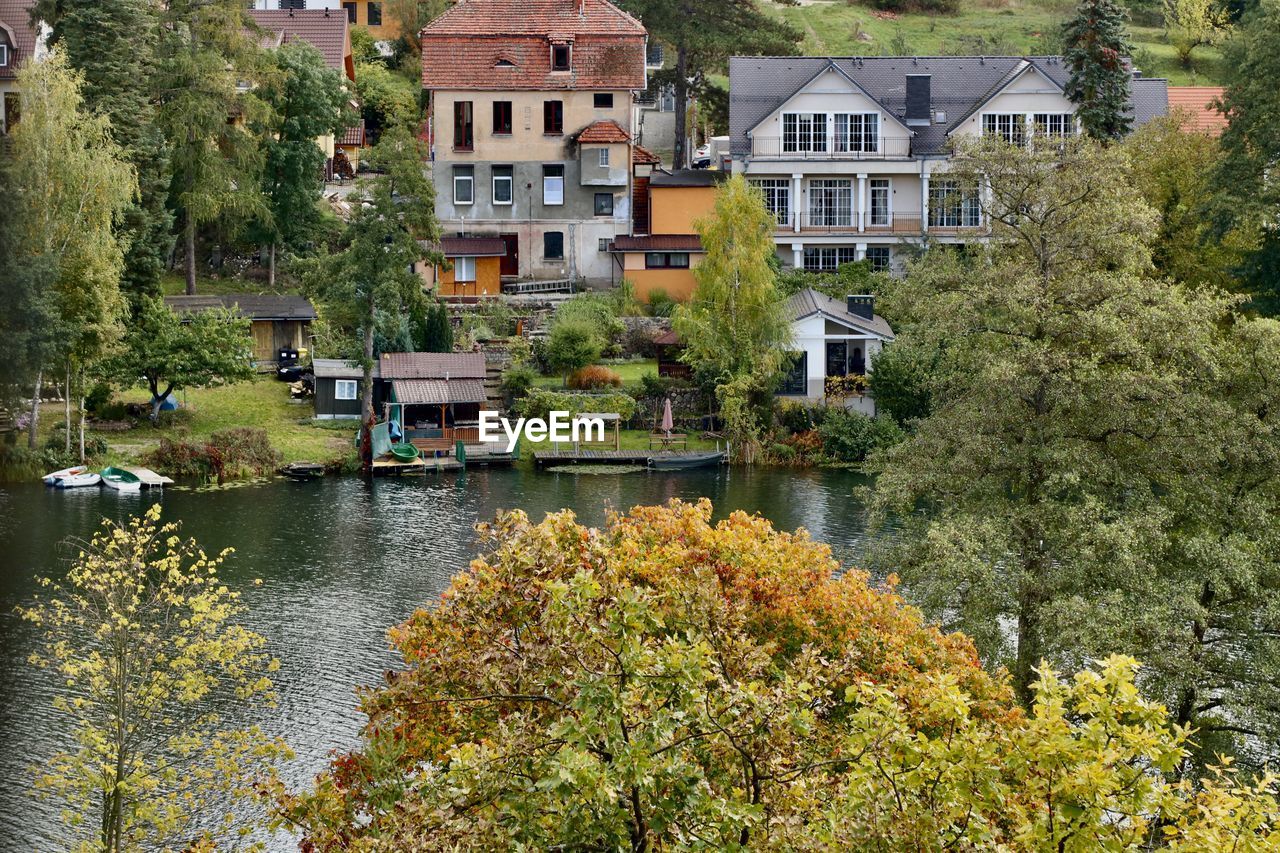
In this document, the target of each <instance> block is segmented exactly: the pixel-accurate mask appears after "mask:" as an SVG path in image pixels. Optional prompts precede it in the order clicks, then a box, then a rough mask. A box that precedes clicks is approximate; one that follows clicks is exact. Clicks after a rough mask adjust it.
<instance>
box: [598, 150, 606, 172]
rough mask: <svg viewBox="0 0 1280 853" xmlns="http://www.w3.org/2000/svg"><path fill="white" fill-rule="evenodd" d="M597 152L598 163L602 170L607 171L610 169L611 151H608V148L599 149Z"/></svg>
mask: <svg viewBox="0 0 1280 853" xmlns="http://www.w3.org/2000/svg"><path fill="white" fill-rule="evenodd" d="M596 151H597V152H598V153H597V158H598V160H597V162H598V164H599V166H600V168H602V169H607V168H608V167H609V149H608V148H597V149H596Z"/></svg>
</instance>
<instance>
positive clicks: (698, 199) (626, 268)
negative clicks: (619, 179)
mask: <svg viewBox="0 0 1280 853" xmlns="http://www.w3.org/2000/svg"><path fill="white" fill-rule="evenodd" d="M727 177H728V175H727V174H726V173H724V172H720V171H711V170H708V169H681V170H678V171H675V172H662V171H658V170H654V171H653V173H652V174H651V175H650V177H649V186H648V196H649V198H648V205H647V207H648V222H647V223H636V228H635V230H636V231H637V232H642V231H647V233H638V234H636V235H633V236H629V237H615V238H614V240H613V243H612V244H610V251H611V252H612V254H613V260H614V272H615V277H616V278H622V279H626V280H627V281H629V282H631V284H632V285H633V286H634V287H635V294H636V298H637V299H640V300H641V301H648V299H649V297H650V295H651V294H652V293H653V292H654V291H657V290H661V291H663V292H664V293H666V295H667V296H669V297H671V298H672V299H674V300H676V301H677V302H685V301H687V300H688V299H689V297H691V296H692V295H693V288H694V284H695V281H694V277H693V270H694V268H695V267H697V266H698V264H699V263H700V262H701V260H702V255H703V249H702V241H701V240H699V239H698V234H697V228H696V227H695V223H697V221H698V220H699V219H702V218H703V217H705V216H707V215H709V214H710V213H711V211H712V210H713V208H714V207H715V203H716V188H717V187H719V185H720V184H721V183H723V182H724V180H725V178H727Z"/></svg>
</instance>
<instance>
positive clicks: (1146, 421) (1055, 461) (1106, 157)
mask: <svg viewBox="0 0 1280 853" xmlns="http://www.w3.org/2000/svg"><path fill="white" fill-rule="evenodd" d="M1055 143H1056V141H1055V142H1047V141H1046V142H1043V143H1033V144H1032V147H1031V149H1030V150H1029V151H1028V150H1026V149H1022V148H1017V149H1015V148H1013V147H1011V146H1006V145H1003V144H1001V143H999V142H994V141H985V140H984V141H983V142H982V143H980V144H978V145H976V146H974V147H972V148H969V149H967V150H966V151H965V152H964V153H962V154H961V155H960V157H959V158H958V160H957V163H956V169H954V170H953V173H954V175H955V178H956V179H957V180H959V181H961V182H962V183H967V184H969V185H976V184H978V183H979V182H983V181H985V182H986V183H987V185H988V187H989V192H988V193H984V194H983V197H984V202H983V206H984V216H985V217H987V218H988V221H990V222H991V224H992V234H991V241H990V243H989V244H988V245H987V246H986V247H985V248H983V249H982V250H980V251H978V252H977V254H976V256H975V257H974V258H973V259H972V260H963V259H960V258H958V257H956V256H954V255H953V254H951V253H946V254H942V253H930V254H929V255H927V256H926V258H925V259H924V260H923V261H921V262H920V263H918V264H916V265H915V266H913V268H912V271H911V273H910V274H909V275H908V276H907V278H906V280H905V281H904V282H902V283H901V284H900V285H897V286H894V287H893V289H892V290H890V292H889V293H888V294H886V298H885V304H886V306H887V308H888V310H890V311H891V312H893V313H894V315H895V316H897V317H899V318H901V319H903V320H904V321H905V329H906V331H907V333H908V334H907V335H904V336H903V342H904V343H906V344H907V345H913V346H914V345H918V346H923V347H925V348H926V349H927V350H934V351H938V352H940V353H942V357H943V363H942V365H941V366H940V367H939V369H938V372H937V374H936V376H935V378H934V382H933V387H932V391H933V393H932V401H933V410H932V413H931V414H930V416H929V417H928V418H926V419H924V420H923V421H921V422H919V423H918V424H917V426H916V430H915V432H914V434H913V436H912V437H911V438H910V440H908V441H907V442H905V443H904V444H901V445H899V446H898V447H896V448H894V449H892V450H891V451H889V453H888V454H886V455H885V456H884V457H883V459H882V461H881V465H880V470H881V476H880V478H879V480H878V481H877V484H876V490H877V498H876V500H877V503H878V505H879V506H880V507H881V508H882V509H885V508H888V507H893V508H895V509H907V510H910V509H911V508H914V507H916V506H918V505H920V504H921V503H923V504H924V505H925V506H927V507H929V509H930V512H929V513H928V514H926V515H924V516H919V515H916V516H910V517H909V518H907V525H906V526H907V527H908V528H909V529H910V531H911V532H910V533H909V534H908V535H906V536H904V538H903V540H902V551H901V553H899V554H897V555H896V556H895V558H894V565H895V567H897V568H899V569H900V570H901V572H902V574H903V576H904V579H905V581H906V583H907V584H908V585H909V586H910V588H911V589H912V590H913V592H914V593H915V594H916V595H918V596H919V597H920V600H921V601H923V602H924V603H925V604H926V607H927V609H928V610H929V612H931V613H934V614H937V615H939V616H940V617H941V618H944V619H945V621H946V623H947V624H948V625H952V626H954V627H956V628H960V629H963V630H966V631H969V632H971V635H972V636H974V638H975V640H976V641H977V642H978V644H979V647H980V649H981V650H982V651H983V654H984V657H985V658H986V659H987V660H988V661H989V663H990V664H992V665H996V664H1001V663H1004V662H1006V661H1008V662H1009V663H1010V665H1011V669H1012V673H1013V681H1014V686H1015V688H1016V689H1017V690H1018V691H1019V693H1020V696H1021V698H1022V700H1023V701H1024V703H1027V704H1028V705H1029V704H1030V702H1031V699H1032V685H1033V683H1034V681H1035V668H1036V667H1037V666H1038V664H1039V662H1040V661H1041V660H1042V659H1044V658H1048V659H1049V660H1051V661H1053V662H1054V663H1056V664H1059V665H1065V666H1075V665H1078V664H1079V663H1081V662H1082V661H1083V660H1085V659H1087V656H1090V655H1098V654H1104V653H1106V652H1108V651H1113V650H1117V649H1126V650H1137V649H1150V645H1149V644H1147V643H1146V642H1145V640H1144V637H1154V636H1159V635H1160V634H1161V633H1162V632H1164V631H1166V630H1168V629H1169V626H1168V624H1167V623H1164V622H1162V621H1161V616H1160V615H1158V614H1157V610H1158V608H1154V607H1151V606H1145V608H1143V607H1138V605H1137V602H1138V601H1141V600H1144V598H1145V596H1150V595H1157V593H1156V591H1155V590H1156V589H1158V587H1159V583H1158V572H1157V570H1156V566H1157V565H1158V555H1159V552H1160V549H1161V547H1162V545H1163V531H1162V529H1161V527H1160V524H1161V521H1162V519H1163V517H1164V513H1163V511H1162V510H1161V508H1160V506H1159V500H1158V498H1157V496H1156V494H1155V493H1154V491H1153V486H1154V485H1155V484H1156V482H1158V480H1157V477H1156V473H1157V472H1158V471H1161V470H1163V471H1166V472H1169V471H1174V470H1178V469H1179V468H1178V466H1181V465H1193V464H1195V462H1194V459H1193V457H1194V455H1195V450H1194V449H1193V446H1192V445H1193V444H1194V443H1193V442H1189V441H1188V440H1187V436H1188V435H1191V434H1194V433H1195V431H1196V429H1197V428H1196V427H1193V426H1192V423H1194V417H1195V415H1194V414H1193V410H1194V407H1190V408H1189V407H1188V401H1189V400H1191V399H1193V398H1192V397H1191V395H1189V394H1187V393H1185V391H1186V389H1188V388H1191V387H1194V386H1193V385H1191V384H1190V383H1193V382H1194V377H1197V376H1199V375H1201V373H1202V372H1203V371H1205V370H1206V369H1211V368H1210V367H1209V365H1213V364H1216V362H1217V349H1216V346H1215V340H1214V334H1213V329H1214V325H1215V323H1218V322H1225V321H1226V319H1227V316H1228V315H1227V308H1228V306H1229V304H1230V300H1228V299H1227V298H1225V297H1223V296H1221V295H1220V294H1218V293H1215V292H1212V291H1210V290H1208V289H1202V290H1199V291H1196V292H1190V293H1189V292H1187V291H1185V290H1183V289H1181V288H1179V287H1177V286H1171V285H1169V284H1168V283H1167V282H1164V281H1160V280H1155V279H1153V278H1151V275H1150V252H1149V250H1148V248H1147V246H1146V245H1145V242H1144V236H1145V235H1146V234H1148V233H1149V232H1150V231H1151V230H1152V229H1153V228H1154V222H1155V215H1154V212H1153V211H1152V210H1151V209H1150V208H1149V207H1147V206H1146V205H1145V204H1144V203H1143V202H1142V200H1141V198H1140V197H1139V196H1138V194H1137V193H1136V192H1135V191H1134V190H1133V189H1132V188H1131V187H1130V185H1129V184H1128V181H1127V178H1126V164H1125V158H1124V156H1123V152H1122V151H1120V150H1116V149H1102V148H1100V147H1099V146H1098V145H1097V144H1096V143H1093V142H1092V141H1090V140H1088V139H1077V140H1072V141H1070V142H1068V143H1066V144H1065V146H1062V145H1059V144H1055ZM1188 419H1191V420H1188ZM908 515H909V513H908ZM1135 608H1136V610H1135ZM1003 625H1008V626H1011V628H1010V629H1009V630H1006V629H1005V628H1004V627H1001V626H1003ZM1184 639H1185V638H1184Z"/></svg>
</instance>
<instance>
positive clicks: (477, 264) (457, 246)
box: [423, 236, 507, 299]
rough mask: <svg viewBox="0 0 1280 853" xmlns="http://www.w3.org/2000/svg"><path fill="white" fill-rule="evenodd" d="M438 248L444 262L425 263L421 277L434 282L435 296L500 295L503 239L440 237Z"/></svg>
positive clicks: (505, 254) (468, 296)
mask: <svg viewBox="0 0 1280 853" xmlns="http://www.w3.org/2000/svg"><path fill="white" fill-rule="evenodd" d="M440 251H441V253H442V254H443V255H444V256H445V259H446V260H447V261H448V263H447V264H446V265H443V266H428V267H427V268H426V269H425V270H424V271H423V278H424V279H425V280H426V281H427V283H428V284H431V285H434V287H435V290H436V295H438V296H441V297H445V298H454V299H464V298H472V299H474V298H476V297H481V296H499V295H501V293H502V274H503V265H504V263H506V261H505V259H506V258H507V240H506V239H504V238H502V237H494V236H489V237H444V238H442V239H441V240H440Z"/></svg>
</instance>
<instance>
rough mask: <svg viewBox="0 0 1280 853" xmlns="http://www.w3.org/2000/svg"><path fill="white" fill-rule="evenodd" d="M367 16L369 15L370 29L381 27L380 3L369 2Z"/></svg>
mask: <svg viewBox="0 0 1280 853" xmlns="http://www.w3.org/2000/svg"><path fill="white" fill-rule="evenodd" d="M368 14H369V26H371V27H380V26H382V4H381V3H374V2H370V3H369V12H368Z"/></svg>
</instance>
